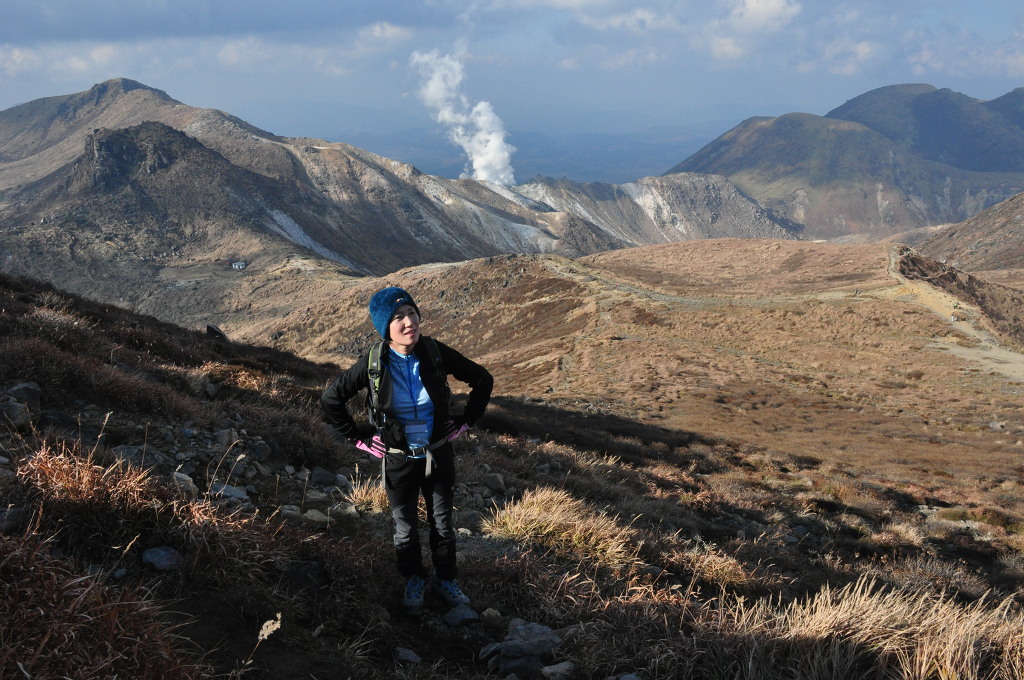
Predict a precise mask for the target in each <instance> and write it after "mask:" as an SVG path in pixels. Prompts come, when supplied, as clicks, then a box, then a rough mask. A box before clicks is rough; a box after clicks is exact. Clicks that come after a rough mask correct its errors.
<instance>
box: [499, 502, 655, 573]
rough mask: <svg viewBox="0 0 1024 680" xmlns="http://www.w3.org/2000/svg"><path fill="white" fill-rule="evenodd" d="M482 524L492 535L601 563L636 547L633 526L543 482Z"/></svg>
mask: <svg viewBox="0 0 1024 680" xmlns="http://www.w3.org/2000/svg"><path fill="white" fill-rule="evenodd" d="M483 530H484V532H485V533H487V534H488V535H490V536H493V537H495V538H502V539H506V540H510V541H515V542H517V543H525V544H538V545H541V546H543V547H545V548H548V549H551V550H553V551H555V552H556V553H558V554H562V555H570V556H572V555H575V556H577V557H579V558H584V559H589V560H593V561H594V562H596V563H598V564H602V565H605V566H621V565H623V564H627V563H629V562H632V561H634V560H635V559H636V555H637V552H638V550H639V547H640V546H639V545H638V538H639V535H638V532H636V531H635V530H634V529H633V528H631V527H629V526H624V525H623V524H622V523H621V522H620V520H619V519H618V518H616V517H609V516H608V515H605V514H603V513H600V512H596V511H594V510H592V509H591V508H589V507H588V506H587V504H586V503H584V502H583V501H581V500H579V499H577V498H573V497H572V496H570V495H569V494H568V493H566V492H565V491H562V490H560V489H553V488H544V487H541V488H536V489H531V490H530V491H527V492H526V493H524V494H523V496H522V498H520V499H519V501H517V502H515V503H512V504H510V505H507V506H505V507H504V508H502V509H500V510H497V511H495V512H494V514H493V515H492V516H491V517H490V518H488V519H486V520H485V521H484V523H483Z"/></svg>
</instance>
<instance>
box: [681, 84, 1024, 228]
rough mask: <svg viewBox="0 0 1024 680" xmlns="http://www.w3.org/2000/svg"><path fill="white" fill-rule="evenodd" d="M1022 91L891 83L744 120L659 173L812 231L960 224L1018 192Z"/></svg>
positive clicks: (1022, 182) (1023, 144) (1023, 168)
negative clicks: (711, 187)
mask: <svg viewBox="0 0 1024 680" xmlns="http://www.w3.org/2000/svg"><path fill="white" fill-rule="evenodd" d="M1021 96H1022V95H1021V94H1018V93H1016V91H1015V92H1013V93H1009V94H1007V95H1004V97H1001V98H1000V99H998V100H993V102H980V101H979V100H975V99H973V98H970V97H967V96H966V95H961V94H959V93H955V92H952V91H951V90H948V89H945V90H940V89H937V88H934V87H933V86H931V85H925V84H913V85H893V86H887V87H884V88H879V89H877V90H872V91H871V92H867V93H864V94H862V95H860V96H858V97H855V98H854V99H852V100H850V101H848V102H846V103H845V104H843V105H841V106H839V107H837V108H835V109H833V110H832V111H830V112H829V113H828V114H826V115H825V116H815V115H813V114H807V113H790V114H784V115H782V116H778V117H773V118H772V117H754V118H749V119H747V120H745V121H743V122H742V123H740V124H739V125H737V126H736V127H735V128H733V129H732V130H729V131H727V132H726V133H724V134H722V135H721V136H719V137H718V138H717V139H715V140H713V141H712V142H710V143H709V144H708V145H706V146H705V147H704V148H703V149H701V150H700V151H698V152H697V153H696V154H694V155H692V156H690V157H689V158H687V159H686V160H684V161H683V162H682V163H679V164H678V165H676V166H674V167H673V168H671V169H670V170H669V171H668V172H667V173H666V175H670V174H673V173H676V172H702V173H718V174H721V175H723V176H725V177H727V178H729V179H730V180H732V181H733V182H734V183H735V184H736V185H737V186H738V187H739V188H740V190H742V191H744V192H745V193H747V194H749V195H750V196H752V197H754V198H755V199H756V200H758V201H759V202H761V203H762V204H763V205H765V206H766V207H768V208H770V209H773V210H776V211H778V212H779V213H780V214H783V215H786V216H787V217H789V218H790V219H792V220H794V221H795V222H797V223H800V224H802V225H803V226H804V227H805V233H806V234H807V236H809V237H812V238H839V237H848V236H851V235H855V234H859V233H864V234H866V235H869V236H871V237H873V238H876V239H877V238H884V237H886V236H889V235H892V234H895V233H899V232H902V231H908V230H910V229H913V228H916V227H921V226H926V225H931V224H942V223H949V222H959V221H962V220H965V219H968V218H970V217H972V216H974V215H976V214H977V213H978V212H981V210H984V209H985V208H988V207H990V206H992V205H995V204H996V203H999V202H1000V201H1003V200H1006V199H1007V198H1009V197H1011V196H1013V195H1015V194H1017V193H1020V192H1021V191H1024V160H1022V157H1024V129H1022V128H1021V126H1020V125H1019V121H1018V118H1015V117H1014V115H1013V110H1014V106H1015V104H1016V103H1017V102H1018V100H1019V99H1020V98H1021Z"/></svg>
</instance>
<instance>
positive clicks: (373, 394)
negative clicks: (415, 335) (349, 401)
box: [366, 335, 452, 431]
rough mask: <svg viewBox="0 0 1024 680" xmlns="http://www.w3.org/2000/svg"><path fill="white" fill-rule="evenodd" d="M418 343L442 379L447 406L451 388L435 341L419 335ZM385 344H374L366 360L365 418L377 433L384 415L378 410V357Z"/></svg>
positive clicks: (380, 375)
mask: <svg viewBox="0 0 1024 680" xmlns="http://www.w3.org/2000/svg"><path fill="white" fill-rule="evenodd" d="M420 342H422V343H424V346H425V347H426V348H427V355H428V356H429V357H430V363H431V364H433V366H434V371H435V372H436V374H437V375H439V376H441V378H442V382H443V385H444V392H443V393H442V399H443V400H444V402H445V403H446V404H448V403H450V402H451V394H452V392H451V388H450V387H449V386H448V372H447V371H445V369H444V360H442V359H441V350H440V349H438V346H437V341H436V340H434V339H433V338H429V337H427V336H425V335H421V336H420ZM386 344H387V341H386V340H381V341H380V342H376V343H374V344H373V346H372V347H371V348H370V355H369V359H368V372H369V375H370V387H369V389H368V390H367V394H366V409H367V416H368V417H369V419H370V424H371V425H373V427H375V428H376V429H377V430H378V431H380V429H381V428H382V427H383V426H384V414H383V413H382V412H381V410H380V381H381V377H382V376H383V374H384V372H383V371H382V370H381V362H380V356H381V353H382V352H383V351H384V347H385V345H386Z"/></svg>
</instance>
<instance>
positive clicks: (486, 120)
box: [411, 50, 516, 186]
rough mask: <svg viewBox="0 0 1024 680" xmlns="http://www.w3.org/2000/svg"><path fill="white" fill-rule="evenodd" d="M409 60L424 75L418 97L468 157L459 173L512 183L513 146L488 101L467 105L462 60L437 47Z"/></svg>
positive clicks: (464, 175)
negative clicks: (460, 89)
mask: <svg viewBox="0 0 1024 680" xmlns="http://www.w3.org/2000/svg"><path fill="white" fill-rule="evenodd" d="M411 62H412V65H413V66H415V67H416V68H418V69H419V70H420V73H422V74H423V78H424V82H423V86H422V87H421V88H420V92H419V94H420V99H422V100H423V103H424V104H426V105H427V108H429V109H430V110H431V111H432V112H433V114H434V120H436V121H437V122H438V123H441V124H442V125H444V126H446V127H447V128H448V138H449V139H450V140H451V141H452V142H454V143H455V144H457V145H459V146H460V147H462V150H463V151H465V152H466V156H468V157H469V163H468V164H467V165H466V169H465V170H464V171H463V175H462V176H463V177H469V176H471V177H472V178H473V179H478V180H483V181H487V182H494V183H495V184H500V185H502V186H509V185H511V184H515V177H514V175H513V171H512V165H511V161H512V152H513V151H515V150H516V148H515V147H514V146H512V145H511V144H508V143H507V142H506V141H505V124H504V123H502V122H501V118H499V117H498V114H496V113H495V112H494V109H493V108H491V105H490V103H489V102H478V103H477V104H476V105H475V106H473V107H470V105H469V101H468V100H467V99H466V97H465V96H463V95H462V94H461V93H460V92H459V86H460V85H461V84H462V78H463V67H462V62H461V61H460V60H459V59H458V58H457V57H455V56H452V55H450V54H446V55H441V54H440V53H439V52H438V51H437V50H433V51H432V52H428V53H423V52H413V54H412V59H411ZM471 168H472V172H470V169H471Z"/></svg>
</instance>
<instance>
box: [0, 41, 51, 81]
mask: <svg viewBox="0 0 1024 680" xmlns="http://www.w3.org/2000/svg"><path fill="white" fill-rule="evenodd" d="M41 63H42V58H41V57H40V55H39V52H38V51H37V50H34V49H28V48H24V47H12V46H10V45H0V71H2V72H3V73H4V74H5V75H6V76H8V77H12V78H13V77H15V76H17V75H19V74H21V73H25V72H31V71H35V70H37V69H38V68H39V66H40V64H41Z"/></svg>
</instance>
